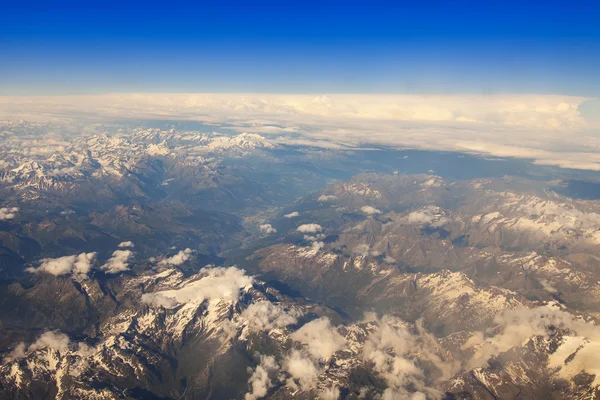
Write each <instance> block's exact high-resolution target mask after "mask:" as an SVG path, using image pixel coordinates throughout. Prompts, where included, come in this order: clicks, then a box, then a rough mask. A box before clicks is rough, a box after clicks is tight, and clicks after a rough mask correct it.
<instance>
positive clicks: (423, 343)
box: [362, 313, 460, 399]
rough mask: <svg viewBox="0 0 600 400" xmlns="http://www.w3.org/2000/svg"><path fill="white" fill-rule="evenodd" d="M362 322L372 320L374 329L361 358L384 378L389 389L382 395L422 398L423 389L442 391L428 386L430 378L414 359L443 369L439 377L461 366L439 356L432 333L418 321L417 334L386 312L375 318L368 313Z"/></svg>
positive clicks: (438, 348)
mask: <svg viewBox="0 0 600 400" xmlns="http://www.w3.org/2000/svg"><path fill="white" fill-rule="evenodd" d="M365 321H370V322H371V323H375V324H376V325H377V329H375V330H373V331H371V333H370V334H369V336H368V337H367V340H366V341H365V343H364V345H363V349H362V357H363V359H364V360H365V361H367V362H370V363H372V365H373V370H374V371H375V372H376V373H378V374H379V375H380V376H381V377H382V378H383V379H384V380H385V381H386V383H387V385H388V389H387V390H386V391H385V392H384V396H383V398H388V399H396V398H398V399H407V398H416V399H418V398H425V397H424V394H423V392H424V393H428V394H430V395H431V396H433V397H439V396H440V395H441V393H439V392H438V391H437V390H436V389H434V388H433V387H432V386H431V385H430V383H432V382H431V381H432V380H433V377H432V376H431V374H429V373H427V374H426V373H425V372H424V371H423V370H422V369H421V368H420V367H419V366H418V365H417V364H416V363H415V360H414V358H415V357H417V358H420V359H422V360H426V361H428V362H430V363H432V364H433V365H434V366H435V367H436V368H437V369H439V370H440V371H441V372H442V376H441V377H440V379H442V380H443V379H449V378H450V377H451V376H453V375H454V374H455V373H456V372H458V370H459V367H460V365H459V364H458V363H457V362H450V361H449V362H447V361H445V360H443V359H442V358H441V357H440V356H439V355H438V353H439V352H440V349H441V346H440V345H439V343H438V342H437V340H436V338H435V337H434V336H433V335H431V334H430V333H428V332H426V331H425V329H424V328H423V327H422V325H421V323H420V321H418V322H417V332H416V333H413V332H411V329H410V326H409V325H407V324H406V323H404V322H403V321H402V320H400V319H398V318H396V317H393V316H389V315H384V316H383V317H381V318H378V317H377V316H375V315H374V314H371V313H369V314H367V315H366V318H365ZM407 388H411V390H410V391H408V390H407ZM415 389H416V391H415Z"/></svg>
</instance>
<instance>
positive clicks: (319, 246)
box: [310, 241, 325, 252]
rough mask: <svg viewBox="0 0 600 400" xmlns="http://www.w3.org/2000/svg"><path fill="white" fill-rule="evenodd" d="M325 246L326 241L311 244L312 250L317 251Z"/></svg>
mask: <svg viewBox="0 0 600 400" xmlns="http://www.w3.org/2000/svg"><path fill="white" fill-rule="evenodd" d="M323 247H325V243H323V242H318V241H314V242H312V244H311V245H310V250H311V251H313V252H317V251H319V250H321V249H322V248H323Z"/></svg>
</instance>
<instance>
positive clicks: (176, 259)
mask: <svg viewBox="0 0 600 400" xmlns="http://www.w3.org/2000/svg"><path fill="white" fill-rule="evenodd" d="M192 253H193V251H192V249H190V248H187V249H185V250H179V252H177V254H175V255H173V256H171V257H169V258H165V259H164V260H161V261H160V262H159V265H175V266H176V265H181V264H183V263H184V262H186V261H187V260H189V259H190V257H191V256H192Z"/></svg>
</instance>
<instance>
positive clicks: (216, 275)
mask: <svg viewBox="0 0 600 400" xmlns="http://www.w3.org/2000/svg"><path fill="white" fill-rule="evenodd" d="M199 276H200V279H198V280H194V281H191V282H189V281H188V282H185V283H184V284H183V285H182V287H180V288H179V289H174V290H166V291H162V292H156V293H146V294H144V295H143V296H142V302H144V303H147V304H153V305H155V306H163V307H166V308H173V307H175V306H176V305H177V304H180V303H191V302H193V303H198V304H199V303H202V302H203V301H204V300H212V299H216V300H226V301H231V302H236V301H237V300H238V299H239V295H240V289H244V288H248V287H250V286H251V285H252V282H253V278H252V277H251V276H247V275H246V271H244V270H243V269H239V268H236V267H228V268H224V267H214V268H213V267H207V268H202V269H201V270H200V273H199Z"/></svg>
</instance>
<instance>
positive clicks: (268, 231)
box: [259, 224, 277, 235]
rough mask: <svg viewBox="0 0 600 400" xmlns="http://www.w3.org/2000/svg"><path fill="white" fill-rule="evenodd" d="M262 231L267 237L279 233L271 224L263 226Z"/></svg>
mask: <svg viewBox="0 0 600 400" xmlns="http://www.w3.org/2000/svg"><path fill="white" fill-rule="evenodd" d="M259 228H260V231H261V232H262V233H264V234H265V235H270V234H271V233H277V229H275V228H273V227H272V226H271V224H262V225H261V226H260V227H259Z"/></svg>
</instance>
